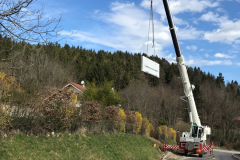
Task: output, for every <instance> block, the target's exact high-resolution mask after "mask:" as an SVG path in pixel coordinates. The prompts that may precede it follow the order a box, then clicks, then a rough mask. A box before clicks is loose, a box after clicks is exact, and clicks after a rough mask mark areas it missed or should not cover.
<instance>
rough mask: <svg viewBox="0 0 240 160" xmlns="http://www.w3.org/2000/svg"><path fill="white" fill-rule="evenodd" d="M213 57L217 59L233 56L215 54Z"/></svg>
mask: <svg viewBox="0 0 240 160" xmlns="http://www.w3.org/2000/svg"><path fill="white" fill-rule="evenodd" d="M214 57H217V58H234V57H235V56H229V55H226V54H222V53H216V54H215V55H214Z"/></svg>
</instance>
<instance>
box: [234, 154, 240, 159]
mask: <svg viewBox="0 0 240 160" xmlns="http://www.w3.org/2000/svg"><path fill="white" fill-rule="evenodd" d="M232 156H233V157H234V158H236V159H238V160H240V158H239V157H238V156H235V155H234V154H232Z"/></svg>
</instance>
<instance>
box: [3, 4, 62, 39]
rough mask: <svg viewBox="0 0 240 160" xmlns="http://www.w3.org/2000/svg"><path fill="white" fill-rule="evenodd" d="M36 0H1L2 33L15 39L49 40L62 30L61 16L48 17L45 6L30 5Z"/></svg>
mask: <svg viewBox="0 0 240 160" xmlns="http://www.w3.org/2000/svg"><path fill="white" fill-rule="evenodd" d="M35 1H36V0H0V27H1V28H0V34H2V35H5V36H7V37H11V38H12V39H15V40H21V41H23V40H24V41H28V42H37V43H41V42H47V41H48V39H49V38H50V37H51V38H52V37H56V36H57V34H58V32H59V31H60V26H59V22H60V21H61V20H62V18H61V16H60V18H58V19H56V18H47V17H46V16H45V14H44V10H43V7H42V8H40V9H32V8H30V7H29V6H30V5H31V4H32V3H34V2H35Z"/></svg>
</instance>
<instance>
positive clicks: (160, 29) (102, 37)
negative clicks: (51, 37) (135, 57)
mask: <svg viewBox="0 0 240 160" xmlns="http://www.w3.org/2000/svg"><path fill="white" fill-rule="evenodd" d="M93 17H94V18H95V19H97V20H99V21H100V22H104V23H105V25H102V26H101V27H98V28H97V29H96V28H94V30H92V31H91V28H89V32H82V31H75V33H76V34H74V35H72V36H71V37H74V39H75V40H76V41H81V42H90V43H95V44H100V45H104V46H107V47H111V48H114V49H116V50H123V51H126V50H127V51H128V52H133V53H139V52H141V53H143V52H144V53H146V52H147V44H148V54H150V55H152V54H154V49H153V48H152V44H149V43H148V42H147V41H148V28H149V14H148V13H147V12H145V11H144V10H143V9H140V8H139V7H137V6H135V4H134V3H120V2H114V3H111V5H110V12H101V11H99V12H98V13H97V14H93ZM154 27H155V30H154V34H155V35H154V37H155V51H156V55H157V56H158V57H162V56H163V55H164V53H163V52H162V48H163V47H164V46H167V45H170V44H172V40H171V35H170V32H169V27H168V26H164V25H163V24H162V23H161V22H160V21H156V20H154ZM68 34H69V32H66V31H65V32H62V35H68ZM152 37H153V35H152V31H150V35H149V41H150V43H152V42H151V40H152Z"/></svg>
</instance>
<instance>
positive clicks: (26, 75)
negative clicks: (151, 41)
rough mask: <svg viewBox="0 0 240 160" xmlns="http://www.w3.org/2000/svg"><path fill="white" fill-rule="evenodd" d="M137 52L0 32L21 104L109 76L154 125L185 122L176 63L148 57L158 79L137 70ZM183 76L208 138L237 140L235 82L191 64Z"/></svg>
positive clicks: (0, 55)
mask: <svg viewBox="0 0 240 160" xmlns="http://www.w3.org/2000/svg"><path fill="white" fill-rule="evenodd" d="M141 55H142V54H141V53H128V52H127V51H126V52H122V51H116V52H114V53H111V52H107V51H103V50H100V51H98V52H96V51H95V50H86V49H84V48H83V47H80V46H77V47H75V46H69V45H68V44H65V46H63V47H62V46H60V44H58V43H55V44H53V43H48V44H46V45H40V44H38V45H30V44H27V43H25V42H21V43H16V42H13V41H12V40H11V39H10V38H7V37H0V60H1V61H0V63H1V65H0V67H1V70H2V71H3V72H4V73H5V74H7V75H9V76H13V77H15V79H16V82H17V85H18V87H20V88H22V89H23V90H25V91H26V92H24V95H23V93H22V94H21V95H19V93H16V95H13V96H15V98H14V100H12V101H11V103H13V104H18V105H24V104H27V103H30V102H32V101H34V99H35V98H36V97H46V95H47V94H48V93H49V91H51V90H52V89H54V88H59V87H62V86H63V85H64V84H66V83H68V82H76V83H80V82H81V81H82V80H84V81H87V82H95V83H96V85H101V84H102V83H103V82H104V81H105V80H107V81H113V83H114V86H113V87H114V88H115V89H116V90H117V91H120V93H121V97H122V98H124V101H123V103H122V104H121V107H122V108H123V109H130V110H134V111H139V112H140V113H142V115H143V117H147V118H148V119H149V120H150V121H151V123H152V124H153V125H158V123H159V120H160V119H162V120H166V121H167V123H168V125H170V126H174V125H175V124H176V123H177V122H178V121H179V120H182V121H185V122H187V123H188V114H187V110H186V108H187V103H186V102H184V101H182V100H181V99H180V96H183V95H184V93H183V87H182V82H181V79H180V78H179V77H180V75H179V71H178V67H177V65H176V64H173V63H169V62H168V61H167V60H166V59H164V58H158V57H157V56H150V57H149V58H150V59H152V60H154V61H155V62H157V63H159V64H160V66H161V69H160V78H159V79H158V78H155V77H153V76H151V75H148V74H145V73H143V72H141ZM144 55H145V54H144ZM145 56H147V55H145ZM188 76H189V79H190V82H191V83H192V84H194V85H195V90H194V97H195V101H196V105H197V109H198V112H199V116H200V119H201V121H202V124H204V125H209V126H210V127H211V128H212V132H213V135H212V137H211V138H212V140H214V141H216V142H219V143H221V145H224V144H226V142H231V143H233V142H235V143H234V144H237V143H236V142H237V139H238V138H239V136H238V128H239V126H240V121H237V119H236V117H238V116H239V117H240V110H239V108H240V90H239V85H238V82H236V81H232V82H231V83H227V84H225V82H224V77H223V75H222V74H221V73H219V76H217V77H215V76H213V75H212V74H211V73H205V72H203V71H201V69H200V68H196V67H195V68H192V67H188ZM86 87H87V86H86ZM2 101H4V100H2ZM175 129H176V130H178V129H179V128H175Z"/></svg>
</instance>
